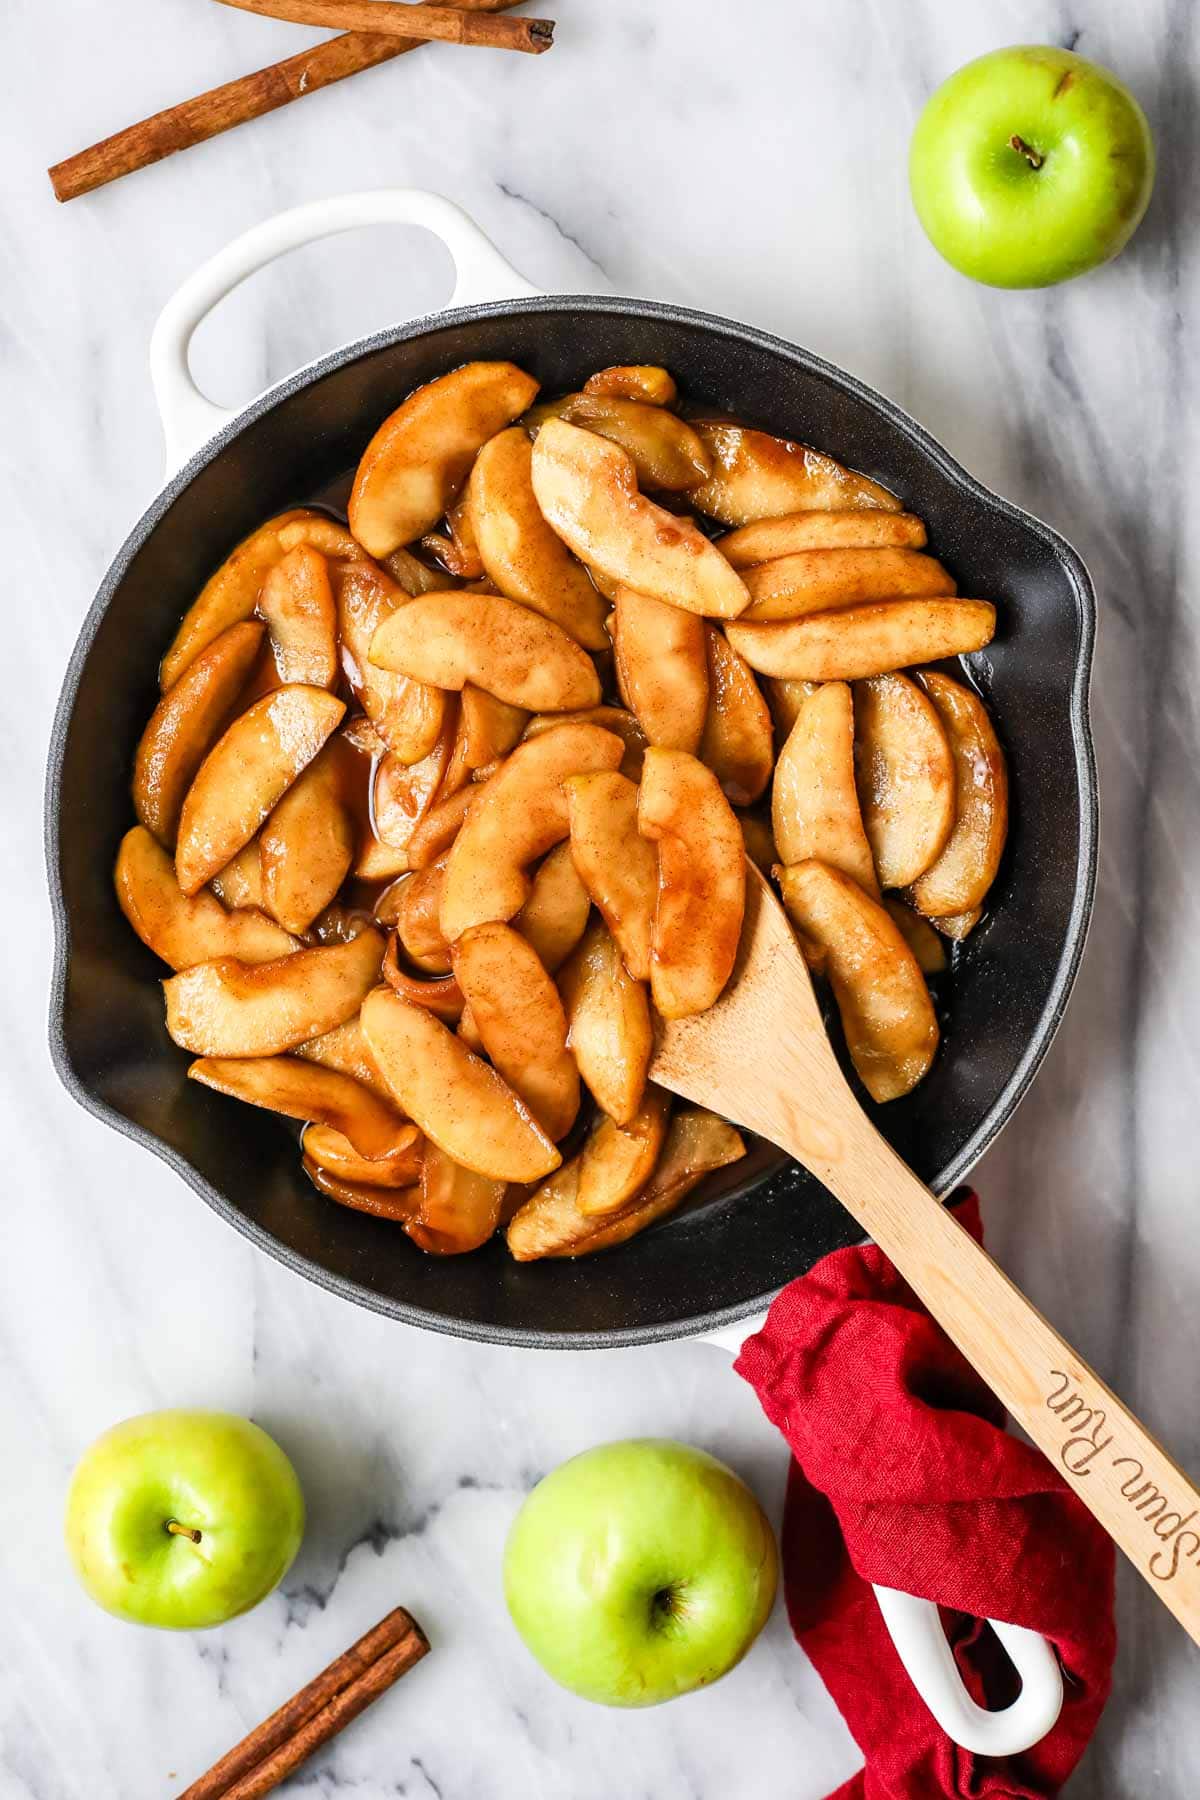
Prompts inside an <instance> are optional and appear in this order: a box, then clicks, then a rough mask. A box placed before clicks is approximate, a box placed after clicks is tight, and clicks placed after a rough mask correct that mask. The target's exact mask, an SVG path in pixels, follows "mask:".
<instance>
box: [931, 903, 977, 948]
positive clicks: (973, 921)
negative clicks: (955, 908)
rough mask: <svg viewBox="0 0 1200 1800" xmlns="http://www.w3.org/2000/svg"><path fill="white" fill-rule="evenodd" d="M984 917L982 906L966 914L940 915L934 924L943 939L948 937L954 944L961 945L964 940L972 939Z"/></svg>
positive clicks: (973, 908) (975, 907)
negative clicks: (972, 934)
mask: <svg viewBox="0 0 1200 1800" xmlns="http://www.w3.org/2000/svg"><path fill="white" fill-rule="evenodd" d="M982 917H983V908H982V906H973V907H972V908H971V910H970V911H969V912H965V913H940V914H939V915H938V917H937V918H936V919H935V920H934V921H933V923H934V924H935V925H936V926H937V929H938V930H939V931H940V932H941V934H942V936H943V937H948V938H949V939H950V940H951V942H952V943H955V944H961V943H962V941H963V939H964V938H967V937H970V935H971V933H972V932H973V931H974V929H975V927H976V926H977V925H978V923H979V921H980V919H982Z"/></svg>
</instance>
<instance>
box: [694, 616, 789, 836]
mask: <svg viewBox="0 0 1200 1800" xmlns="http://www.w3.org/2000/svg"><path fill="white" fill-rule="evenodd" d="M704 630H705V642H706V646H707V652H708V711H707V714H706V716H705V720H704V735H703V736H702V738H701V739H700V760H701V762H703V763H707V764H708V766H709V768H710V769H711V770H712V772H713V774H714V775H715V776H716V778H717V780H718V781H719V782H720V784H721V786H722V788H723V789H724V791H725V793H726V794H727V795H728V797H729V799H730V800H732V801H733V803H734V804H735V806H749V805H751V804H752V803H753V802H754V801H755V800H757V799H758V797H759V795H760V794H761V793H762V792H763V790H764V788H765V787H766V785H767V783H768V781H770V779H771V768H772V765H773V763H774V760H775V743H774V735H773V733H772V730H771V713H770V708H769V707H768V706H767V703H766V701H765V700H764V699H763V697H762V694H761V693H760V692H759V687H758V683H757V682H756V681H755V679H754V677H753V675H752V674H751V673H750V670H749V668H748V667H747V666H746V664H745V663H744V662H743V661H742V659H741V657H740V656H739V655H738V653H737V651H736V650H734V649H733V648H732V647H731V645H730V644H729V643H728V642H727V641H726V639H725V638H724V637H723V636H722V634H721V632H719V631H718V630H717V629H716V627H715V626H713V625H706V626H705V628H704Z"/></svg>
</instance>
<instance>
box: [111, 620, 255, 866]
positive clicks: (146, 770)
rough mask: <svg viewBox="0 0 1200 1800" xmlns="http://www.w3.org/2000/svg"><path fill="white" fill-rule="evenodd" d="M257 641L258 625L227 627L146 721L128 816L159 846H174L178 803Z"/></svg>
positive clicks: (236, 691)
mask: <svg viewBox="0 0 1200 1800" xmlns="http://www.w3.org/2000/svg"><path fill="white" fill-rule="evenodd" d="M262 638H263V628H262V626H261V625H257V624H252V623H250V622H247V623H245V624H243V625H231V626H230V627H229V629H228V630H227V631H223V632H222V633H221V635H220V637H218V638H214V640H213V642H212V643H211V644H210V645H209V646H208V649H207V650H202V651H201V652H200V654H199V656H197V657H196V659H195V661H194V662H192V663H191V664H190V666H189V667H188V668H187V669H185V671H184V673H183V674H182V675H181V676H180V677H179V680H178V681H177V682H176V683H175V685H174V687H172V688H169V689H168V691H167V692H166V693H165V694H164V695H163V697H162V699H161V700H160V701H159V703H158V705H157V706H156V707H155V709H154V711H153V712H152V713H151V715H150V723H149V724H148V725H147V727H146V729H145V731H144V732H143V733H142V737H141V742H140V743H139V744H138V747H137V753H136V755H135V756H134V759H133V810H134V811H135V812H136V814H137V816H138V819H139V820H140V822H141V823H142V824H143V825H144V826H145V827H146V828H147V830H148V831H152V832H153V833H154V835H155V837H156V838H157V839H158V840H159V842H160V843H161V844H166V845H168V846H171V845H173V844H174V842H175V827H176V826H177V824H178V823H179V810H180V808H181V807H182V805H183V797H184V795H185V794H186V793H187V790H188V787H189V786H190V784H191V780H192V777H193V776H194V775H195V773H196V770H197V769H198V768H199V767H200V764H201V763H202V762H203V760H204V758H205V756H206V755H207V753H208V751H209V750H210V749H211V748H212V745H213V742H214V740H215V738H216V737H217V734H218V733H219V732H220V730H221V727H222V726H223V725H224V723H225V721H226V719H227V718H228V716H229V713H230V710H231V708H232V706H233V703H234V701H235V700H236V699H237V697H238V695H239V693H240V692H241V690H242V688H243V687H244V686H245V684H246V681H247V679H248V677H249V675H250V671H251V669H252V668H253V667H254V661H255V658H256V657H257V655H258V651H259V646H260V645H261V643H262Z"/></svg>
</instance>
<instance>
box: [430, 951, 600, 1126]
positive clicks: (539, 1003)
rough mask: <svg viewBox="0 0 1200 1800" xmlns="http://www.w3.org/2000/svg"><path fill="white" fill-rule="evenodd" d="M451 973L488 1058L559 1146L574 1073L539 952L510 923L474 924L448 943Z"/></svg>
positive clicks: (574, 1106)
mask: <svg viewBox="0 0 1200 1800" xmlns="http://www.w3.org/2000/svg"><path fill="white" fill-rule="evenodd" d="M454 973H455V975H456V977H457V979H458V985H459V987H460V988H461V989H462V992H463V995H464V996H465V998H466V1001H467V1004H468V1005H469V1006H470V1008H471V1017H472V1019H473V1020H474V1022H475V1029H476V1031H477V1032H478V1033H479V1036H480V1038H481V1039H482V1042H483V1047H484V1049H485V1050H486V1051H487V1053H488V1056H489V1057H490V1058H491V1060H492V1062H493V1064H494V1065H495V1067H496V1068H497V1069H498V1070H499V1071H500V1073H501V1075H503V1077H504V1079H505V1081H507V1082H508V1085H509V1086H510V1087H511V1088H512V1089H513V1091H514V1092H515V1093H516V1094H518V1095H519V1097H520V1098H521V1099H522V1100H523V1101H524V1103H525V1105H526V1106H527V1107H528V1108H529V1111H530V1112H531V1113H532V1114H533V1117H534V1118H535V1119H536V1120H537V1122H538V1124H539V1125H540V1126H541V1128H542V1130H543V1131H544V1132H545V1133H546V1136H547V1137H548V1138H550V1139H552V1140H553V1141H554V1142H555V1143H557V1142H558V1140H559V1138H561V1137H565V1136H566V1134H567V1132H568V1131H569V1130H570V1129H571V1126H572V1125H573V1124H574V1123H575V1115H576V1113H577V1112H578V1111H579V1070H578V1069H577V1068H576V1066H575V1059H574V1058H573V1056H572V1055H571V1053H570V1051H569V1050H568V1049H567V1018H566V1014H565V1013H564V1011H563V1006H562V1001H561V1000H560V999H559V997H558V989H557V988H556V987H555V985H554V983H553V981H551V979H550V977H549V975H548V974H547V973H546V971H545V969H544V968H543V967H542V964H541V962H540V960H539V958H538V954H537V951H536V950H535V949H534V948H533V946H532V944H530V943H529V942H528V941H527V940H526V939H525V938H523V937H522V936H521V934H520V932H518V931H514V930H513V928H512V926H511V925H502V924H499V923H497V922H495V921H493V922H492V923H490V924H487V925H473V926H472V927H471V929H470V930H469V931H464V932H463V934H462V936H461V937H460V938H459V939H458V941H457V942H456V944H455V946H454Z"/></svg>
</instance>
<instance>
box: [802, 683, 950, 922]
mask: <svg viewBox="0 0 1200 1800" xmlns="http://www.w3.org/2000/svg"><path fill="white" fill-rule="evenodd" d="M854 766H855V771H856V776H857V782H858V797H859V802H860V804H861V807H862V821H863V828H864V830H865V831H866V834H867V840H868V842H869V843H870V846H871V854H872V856H873V857H874V860H875V869H876V872H877V874H878V876H879V881H880V884H881V886H883V887H885V888H901V887H907V886H908V884H909V882H911V881H915V880H916V879H917V877H918V876H919V875H923V874H924V872H925V870H926V869H928V868H929V866H930V864H931V863H933V862H934V861H935V860H936V858H937V857H938V856H940V854H941V852H942V850H943V849H944V847H945V844H946V840H947V838H948V837H949V836H950V832H951V830H952V829H953V826H954V785H955V784H954V758H953V756H952V755H951V752H950V745H949V743H948V742H947V738H946V733H945V731H944V730H943V728H942V724H941V721H940V719H939V717H938V712H937V708H936V707H935V706H934V704H933V702H932V701H931V700H930V699H929V697H928V695H926V694H925V693H923V692H922V691H921V689H920V688H919V687H918V686H917V685H916V683H915V682H912V681H910V680H909V679H908V677H907V675H897V674H892V675H876V676H874V677H872V679H871V680H870V681H860V682H857V683H856V684H855V688H854ZM812 854H813V855H820V854H821V853H820V852H819V851H813V852H812ZM798 860H799V859H798V858H796V857H792V856H790V855H789V856H787V857H786V858H785V861H787V862H794V861H798ZM825 860H826V861H836V858H832V857H827V858H826V859H825Z"/></svg>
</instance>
